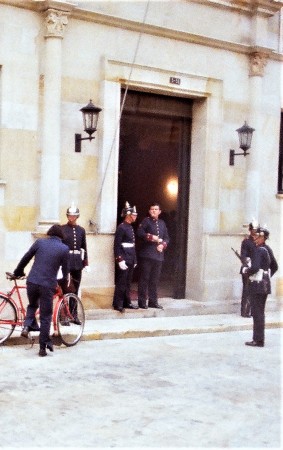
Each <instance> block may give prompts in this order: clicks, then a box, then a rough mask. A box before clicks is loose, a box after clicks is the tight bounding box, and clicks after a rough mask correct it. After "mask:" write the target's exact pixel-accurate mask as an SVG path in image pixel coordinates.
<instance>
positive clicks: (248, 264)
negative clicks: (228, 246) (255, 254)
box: [246, 258, 252, 267]
mask: <svg viewBox="0 0 283 450" xmlns="http://www.w3.org/2000/svg"><path fill="white" fill-rule="evenodd" d="M246 262H247V266H248V267H252V260H251V258H246Z"/></svg>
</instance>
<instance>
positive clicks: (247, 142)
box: [229, 122, 255, 166]
mask: <svg viewBox="0 0 283 450" xmlns="http://www.w3.org/2000/svg"><path fill="white" fill-rule="evenodd" d="M236 131H237V132H238V135H239V142H240V148H241V149H242V150H243V153H236V152H235V150H230V159H229V164H230V166H234V162H235V156H236V155H242V156H246V155H249V153H247V151H248V150H249V148H250V147H251V143H252V136H253V132H254V131H255V129H254V128H251V127H249V126H248V125H247V122H245V123H244V125H243V126H242V127H241V128H238V129H237V130H236Z"/></svg>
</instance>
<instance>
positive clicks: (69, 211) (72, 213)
mask: <svg viewBox="0 0 283 450" xmlns="http://www.w3.org/2000/svg"><path fill="white" fill-rule="evenodd" d="M66 214H67V216H79V215H80V210H79V208H77V207H76V206H75V204H74V203H72V204H71V206H70V207H69V208H68V209H67V212H66Z"/></svg>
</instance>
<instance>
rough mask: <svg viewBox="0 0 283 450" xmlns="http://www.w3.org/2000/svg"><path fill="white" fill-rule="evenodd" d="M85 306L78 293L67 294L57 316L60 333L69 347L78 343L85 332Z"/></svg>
mask: <svg viewBox="0 0 283 450" xmlns="http://www.w3.org/2000/svg"><path fill="white" fill-rule="evenodd" d="M84 324H85V313H84V307H83V304H82V302H81V300H80V298H79V297H78V296H77V295H76V294H65V295H64V297H63V299H62V300H61V304H60V306H59V309H58V313H57V317H56V325H57V330H58V334H59V336H60V338H61V340H62V342H63V344H65V345H66V346H67V347H71V346H72V345H76V343H77V342H78V341H79V340H80V338H81V337H82V334H83V330H84Z"/></svg>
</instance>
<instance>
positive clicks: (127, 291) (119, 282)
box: [113, 263, 134, 308]
mask: <svg viewBox="0 0 283 450" xmlns="http://www.w3.org/2000/svg"><path fill="white" fill-rule="evenodd" d="M127 266H128V268H127V269H126V270H122V269H120V268H118V269H117V274H116V284H115V291H114V297H113V307H114V308H126V307H127V306H129V305H130V304H131V283H132V279H133V273H134V265H133V264H128V263H127Z"/></svg>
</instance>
